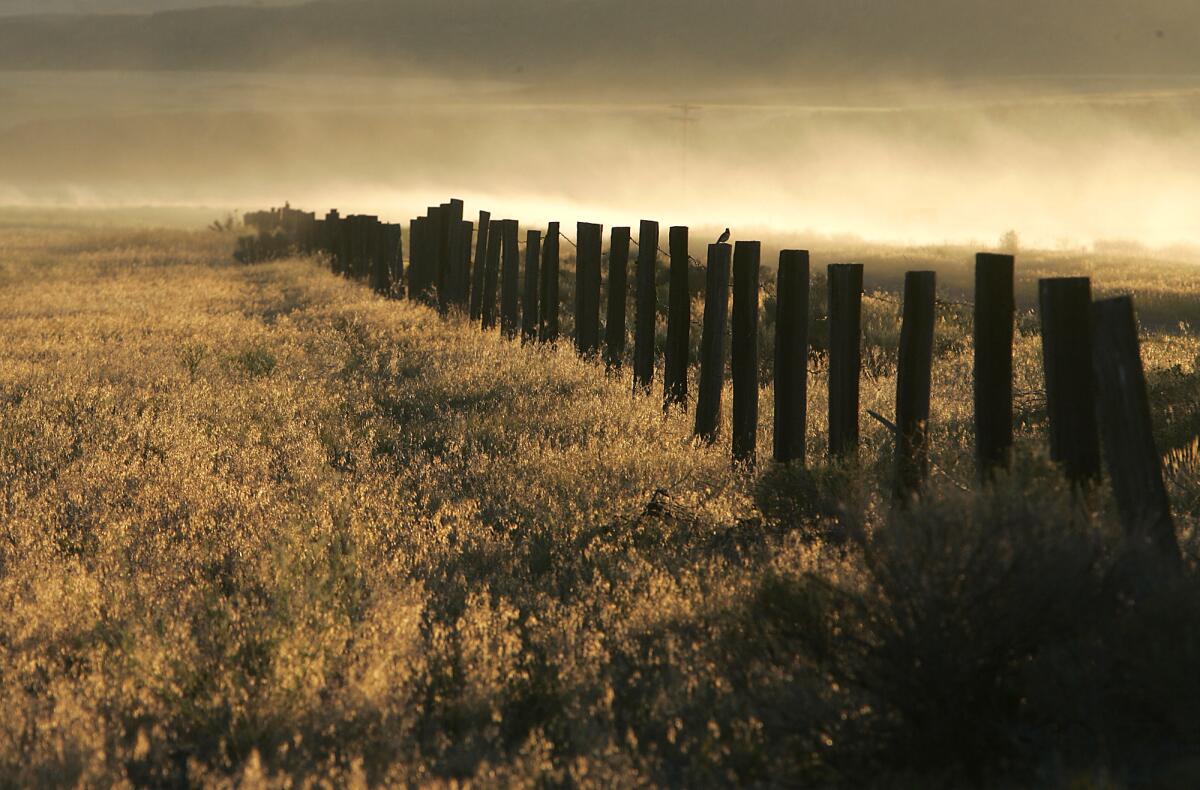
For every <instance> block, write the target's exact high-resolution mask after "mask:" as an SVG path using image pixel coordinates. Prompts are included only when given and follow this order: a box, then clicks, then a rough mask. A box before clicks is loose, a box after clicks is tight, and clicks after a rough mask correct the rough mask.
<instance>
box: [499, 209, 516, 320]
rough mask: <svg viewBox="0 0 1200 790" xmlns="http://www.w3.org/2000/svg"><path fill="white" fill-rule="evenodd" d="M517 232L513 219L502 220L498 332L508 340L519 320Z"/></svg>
mask: <svg viewBox="0 0 1200 790" xmlns="http://www.w3.org/2000/svg"><path fill="white" fill-rule="evenodd" d="M518 232H519V228H518V227H517V221H516V220H515V219H506V220H504V224H503V225H502V233H503V246H502V250H503V252H502V254H503V256H504V258H503V262H502V263H501V264H500V334H502V335H504V337H506V338H508V339H509V340H511V339H513V338H514V337H516V336H517V330H518V329H520V320H521V319H520V312H521V250H520V248H519V246H518V244H517V240H518V239H517V237H518Z"/></svg>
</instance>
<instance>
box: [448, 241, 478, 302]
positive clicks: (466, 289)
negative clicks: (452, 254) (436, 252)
mask: <svg viewBox="0 0 1200 790" xmlns="http://www.w3.org/2000/svg"><path fill="white" fill-rule="evenodd" d="M474 231H475V228H474V226H473V225H472V224H471V221H470V220H459V223H458V227H457V233H458V263H457V266H456V272H457V275H456V280H457V281H456V282H455V285H454V300H453V304H454V306H455V307H457V308H458V309H459V310H461V311H463V312H464V313H465V312H466V311H467V310H468V309H470V299H471V236H472V234H473V233H474Z"/></svg>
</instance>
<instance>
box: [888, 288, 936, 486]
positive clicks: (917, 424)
mask: <svg viewBox="0 0 1200 790" xmlns="http://www.w3.org/2000/svg"><path fill="white" fill-rule="evenodd" d="M936 300H937V276H936V275H935V274H934V273H933V272H907V273H905V275H904V308H903V317H902V319H901V324H900V354H899V361H898V362H897V365H896V479H895V493H896V496H897V497H898V498H901V499H906V498H908V497H910V496H912V495H913V494H916V493H918V492H919V491H920V489H921V485H922V484H923V483H924V482H925V478H926V477H927V476H928V475H929V441H928V438H929V396H930V388H931V385H932V376H933V326H934V322H935V321H936V318H937V314H936V312H935V306H936Z"/></svg>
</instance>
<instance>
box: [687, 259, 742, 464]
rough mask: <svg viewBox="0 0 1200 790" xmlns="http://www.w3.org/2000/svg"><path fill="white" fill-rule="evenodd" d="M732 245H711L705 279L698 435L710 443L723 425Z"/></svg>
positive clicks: (697, 412) (697, 413) (715, 438)
mask: <svg viewBox="0 0 1200 790" xmlns="http://www.w3.org/2000/svg"><path fill="white" fill-rule="evenodd" d="M732 258H733V247H731V246H730V245H728V244H710V245H708V268H707V271H706V272H705V279H704V331H703V334H702V335H701V336H700V384H699V386H700V392H699V393H698V397H697V399H696V429H695V435H696V436H698V437H700V439H701V440H702V441H704V442H706V443H708V444H712V443H714V442H715V441H716V440H717V435H718V434H719V433H720V426H721V388H722V386H723V385H724V382H725V316H726V315H727V314H728V312H729V265H730V261H731V260H732Z"/></svg>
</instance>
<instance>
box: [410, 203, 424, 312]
mask: <svg viewBox="0 0 1200 790" xmlns="http://www.w3.org/2000/svg"><path fill="white" fill-rule="evenodd" d="M424 248H425V220H424V218H422V217H418V218H416V219H414V220H410V221H409V223H408V298H409V299H416V298H417V294H419V293H420V290H419V289H420V287H421V254H422V252H423V251H424Z"/></svg>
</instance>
